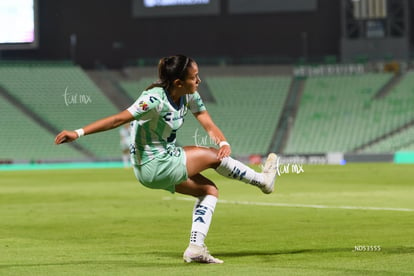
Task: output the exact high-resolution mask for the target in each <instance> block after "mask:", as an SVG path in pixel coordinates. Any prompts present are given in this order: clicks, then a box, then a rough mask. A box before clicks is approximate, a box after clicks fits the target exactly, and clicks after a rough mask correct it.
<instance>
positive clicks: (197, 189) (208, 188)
mask: <svg viewBox="0 0 414 276" xmlns="http://www.w3.org/2000/svg"><path fill="white" fill-rule="evenodd" d="M175 191H176V192H177V193H180V194H184V195H191V196H195V197H200V196H205V195H213V196H215V197H218V189H217V187H216V185H215V184H214V183H213V182H212V181H211V180H210V179H208V178H206V177H204V176H203V175H201V174H196V175H193V176H191V177H189V178H188V179H187V180H186V181H184V182H182V183H180V184H179V185H177V186H175Z"/></svg>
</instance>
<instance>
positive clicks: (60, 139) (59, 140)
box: [55, 130, 78, 145]
mask: <svg viewBox="0 0 414 276" xmlns="http://www.w3.org/2000/svg"><path fill="white" fill-rule="evenodd" d="M76 139H78V134H77V133H76V132H75V131H70V130H64V131H62V132H61V133H59V134H58V135H56V137H55V144H56V145H59V144H63V143H69V142H72V141H75V140H76Z"/></svg>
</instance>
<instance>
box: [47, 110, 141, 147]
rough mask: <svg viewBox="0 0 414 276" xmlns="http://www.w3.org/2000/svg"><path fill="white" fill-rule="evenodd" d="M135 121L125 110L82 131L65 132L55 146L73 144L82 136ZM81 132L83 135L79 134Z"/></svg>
mask: <svg viewBox="0 0 414 276" xmlns="http://www.w3.org/2000/svg"><path fill="white" fill-rule="evenodd" d="M132 120H134V117H133V116H132V114H131V113H130V112H129V111H128V110H124V111H121V112H119V113H118V114H115V115H112V116H109V117H106V118H103V119H100V120H98V121H95V122H93V123H91V124H89V125H87V126H85V127H83V128H82V129H79V130H76V131H71V130H63V131H62V132H60V133H59V134H58V135H56V137H55V144H63V143H69V142H73V141H75V140H76V139H78V138H79V136H81V135H87V134H93V133H97V132H102V131H106V130H110V129H113V128H116V127H119V126H120V125H123V124H125V123H128V122H131V121H132ZM79 131H81V132H83V133H79Z"/></svg>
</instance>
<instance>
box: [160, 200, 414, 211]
mask: <svg viewBox="0 0 414 276" xmlns="http://www.w3.org/2000/svg"><path fill="white" fill-rule="evenodd" d="M174 199H175V200H181V201H194V199H193V198H186V197H176V198H172V197H164V198H163V200H174ZM218 202H219V203H223V204H235V205H255V206H275V207H299V208H316V209H348V210H375V211H397V212H414V209H409V208H388V207H364V206H329V205H312V204H291V203H273V202H252V201H236V200H223V199H219V200H218Z"/></svg>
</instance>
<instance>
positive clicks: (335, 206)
mask: <svg viewBox="0 0 414 276" xmlns="http://www.w3.org/2000/svg"><path fill="white" fill-rule="evenodd" d="M304 169H305V172H303V173H301V174H293V173H291V174H285V175H282V176H281V177H279V178H278V182H277V192H276V193H274V194H271V195H264V194H262V193H261V192H260V191H259V190H258V189H257V188H254V187H251V186H249V185H247V184H243V183H239V182H236V181H233V180H227V179H225V178H223V177H221V176H219V175H217V174H216V173H215V172H214V171H207V172H206V173H205V175H206V176H208V177H210V178H211V179H213V180H214V181H215V182H216V183H217V184H218V186H219V188H220V193H221V195H220V199H221V200H222V201H221V202H219V203H218V205H217V207H216V210H215V214H214V218H213V223H212V225H211V228H210V233H209V236H208V238H207V240H206V242H207V245H208V246H209V249H210V251H211V253H212V254H213V255H214V256H216V257H218V258H220V259H223V260H224V262H225V263H224V264H222V265H216V264H213V265H206V264H185V263H183V261H182V253H183V251H184V249H185V248H186V246H187V244H188V239H189V231H190V224H191V211H192V208H193V201H191V200H189V199H190V198H189V197H186V196H182V195H178V194H175V195H172V194H170V193H168V192H165V191H157V190H150V189H147V188H144V187H143V186H141V185H140V184H139V183H138V182H136V181H135V177H134V175H133V172H132V171H131V170H127V169H81V170H76V169H70V170H39V171H15V172H0V176H1V177H0V179H1V180H0V182H1V183H0V275H413V271H414V200H413V198H414V166H413V165H393V164H349V165H346V166H316V165H315V166H310V165H305V166H304ZM374 207H375V208H374ZM355 249H357V250H355ZM358 250H362V251H358Z"/></svg>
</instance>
